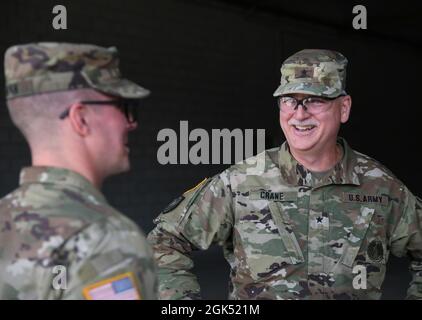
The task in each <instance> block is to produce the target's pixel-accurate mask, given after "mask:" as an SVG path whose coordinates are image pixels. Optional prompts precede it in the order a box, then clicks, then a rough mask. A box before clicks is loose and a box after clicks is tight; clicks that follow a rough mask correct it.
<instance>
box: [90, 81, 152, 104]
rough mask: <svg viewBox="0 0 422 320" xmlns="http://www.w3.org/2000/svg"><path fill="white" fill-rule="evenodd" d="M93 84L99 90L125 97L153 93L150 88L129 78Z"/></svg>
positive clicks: (140, 97) (130, 97)
mask: <svg viewBox="0 0 422 320" xmlns="http://www.w3.org/2000/svg"><path fill="white" fill-rule="evenodd" d="M91 86H92V87H93V88H95V89H97V90H98V91H101V92H104V93H106V94H110V95H113V96H117V97H122V98H125V99H142V98H145V97H147V96H149V95H150V94H151V91H149V90H148V89H145V88H144V87H141V86H140V85H138V84H136V83H134V82H132V81H130V80H127V79H119V80H117V81H113V82H110V83H99V84H97V83H92V84H91Z"/></svg>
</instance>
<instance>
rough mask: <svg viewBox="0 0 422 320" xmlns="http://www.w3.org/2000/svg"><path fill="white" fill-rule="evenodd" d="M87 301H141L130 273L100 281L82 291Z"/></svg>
mask: <svg viewBox="0 0 422 320" xmlns="http://www.w3.org/2000/svg"><path fill="white" fill-rule="evenodd" d="M82 293H83V296H84V297H85V299H87V300H141V299H142V297H141V295H140V294H139V290H138V288H137V287H136V281H135V277H134V275H133V273H132V272H127V273H123V274H119V275H117V276H115V277H112V278H108V279H105V280H101V281H99V282H96V283H94V284H91V285H89V286H86V287H85V288H83V290H82Z"/></svg>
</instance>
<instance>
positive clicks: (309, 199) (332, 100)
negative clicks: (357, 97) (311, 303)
mask: <svg viewBox="0 0 422 320" xmlns="http://www.w3.org/2000/svg"><path fill="white" fill-rule="evenodd" d="M346 65H347V60H346V58H345V57H344V56H343V55H341V54H340V53H338V52H334V51H329V50H302V51H300V52H298V53H296V54H294V55H293V56H291V57H290V58H288V59H287V60H286V61H285V62H284V63H283V65H282V67H281V74H282V75H281V84H280V86H279V88H278V89H277V90H276V91H275V93H274V96H275V97H277V98H278V103H279V108H280V123H281V127H282V129H283V132H284V134H285V136H286V139H287V141H286V142H285V143H283V144H282V145H281V147H278V148H274V149H270V150H266V151H264V152H263V153H261V154H258V155H257V156H255V157H252V158H249V159H246V160H245V161H243V162H240V163H238V164H236V165H233V166H231V167H230V168H228V169H227V170H225V171H224V172H222V173H221V174H218V175H216V176H215V177H213V178H211V179H206V180H205V181H203V182H202V183H201V184H200V185H198V186H197V187H196V188H194V189H193V190H190V191H187V192H186V193H185V194H183V195H182V196H181V197H179V198H178V199H176V200H175V201H174V202H173V203H171V204H170V205H169V206H168V208H166V209H165V210H164V211H163V212H162V213H161V214H160V215H159V217H158V218H157V219H156V221H155V222H156V224H157V226H156V228H155V229H154V230H153V231H152V232H151V233H150V234H149V236H148V240H149V241H150V243H151V244H152V245H153V248H154V252H155V258H156V260H157V262H158V265H159V293H160V298H161V299H195V298H199V297H200V288H199V285H198V282H197V279H196V277H195V275H193V274H192V273H191V272H190V269H191V268H192V267H193V263H192V260H191V259H190V257H189V254H190V252H191V251H193V250H205V249H207V248H208V247H209V246H210V245H212V244H219V245H221V246H222V247H223V249H224V255H225V258H226V260H227V261H228V263H229V264H230V267H231V273H230V278H231V281H230V296H229V297H230V298H231V299H379V298H380V296H381V285H382V283H383V280H384V277H385V272H386V264H387V261H388V257H389V255H390V253H392V254H394V255H395V256H398V257H403V256H407V257H409V258H410V260H411V262H410V271H411V273H412V276H413V278H412V282H411V284H410V287H409V290H408V298H409V299H421V298H422V230H421V229H422V208H421V200H420V199H419V198H417V197H415V196H414V195H413V194H412V193H411V192H410V191H409V190H408V189H407V188H406V186H405V185H404V184H403V183H402V182H401V181H399V180H398V179H397V178H396V177H395V176H394V175H393V174H392V173H391V172H390V171H389V170H388V169H387V168H385V167H384V166H382V165H381V164H380V163H378V162H377V161H375V160H373V159H371V158H370V157H368V156H366V155H363V154H361V153H358V152H356V151H354V150H353V149H351V148H350V147H349V145H348V144H347V143H346V141H345V140H344V139H342V138H340V137H338V136H337V134H338V130H339V127H340V124H341V123H344V122H346V121H347V120H348V117H349V113H350V108H351V98H350V96H349V95H347V94H346V92H345V80H346Z"/></svg>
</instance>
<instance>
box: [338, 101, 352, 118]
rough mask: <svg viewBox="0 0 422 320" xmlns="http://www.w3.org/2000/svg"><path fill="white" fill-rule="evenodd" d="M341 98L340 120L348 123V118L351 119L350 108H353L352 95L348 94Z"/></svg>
mask: <svg viewBox="0 0 422 320" xmlns="http://www.w3.org/2000/svg"><path fill="white" fill-rule="evenodd" d="M340 99H341V105H340V108H341V109H340V112H341V117H340V121H341V123H346V122H347V120H349V116H350V110H351V109H352V97H351V96H349V95H347V96H344V97H341V98H340Z"/></svg>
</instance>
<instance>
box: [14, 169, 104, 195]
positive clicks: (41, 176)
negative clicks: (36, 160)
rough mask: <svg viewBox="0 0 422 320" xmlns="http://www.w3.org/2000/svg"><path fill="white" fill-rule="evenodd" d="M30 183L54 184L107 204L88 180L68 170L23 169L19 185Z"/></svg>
mask: <svg viewBox="0 0 422 320" xmlns="http://www.w3.org/2000/svg"><path fill="white" fill-rule="evenodd" d="M30 183H43V184H56V185H59V186H60V187H67V188H71V189H75V188H76V189H78V190H79V191H82V192H83V193H84V194H88V195H92V196H93V197H94V198H95V199H96V200H97V201H98V202H101V203H107V200H106V199H105V197H104V195H103V194H102V193H101V192H100V191H99V190H98V189H97V188H95V187H94V185H93V184H92V183H91V182H89V181H88V179H86V178H85V177H83V176H82V175H80V174H79V173H76V172H75V171H71V170H68V169H64V168H56V167H41V166H40V167H26V168H23V169H22V170H21V173H20V179H19V184H20V185H23V184H30Z"/></svg>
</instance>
